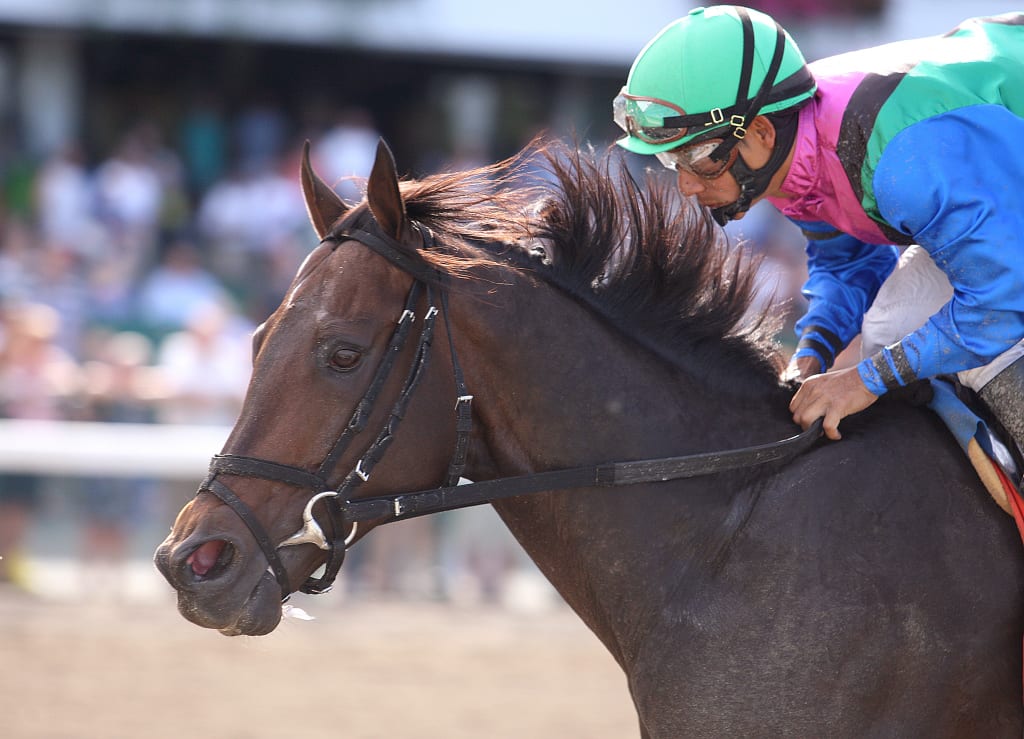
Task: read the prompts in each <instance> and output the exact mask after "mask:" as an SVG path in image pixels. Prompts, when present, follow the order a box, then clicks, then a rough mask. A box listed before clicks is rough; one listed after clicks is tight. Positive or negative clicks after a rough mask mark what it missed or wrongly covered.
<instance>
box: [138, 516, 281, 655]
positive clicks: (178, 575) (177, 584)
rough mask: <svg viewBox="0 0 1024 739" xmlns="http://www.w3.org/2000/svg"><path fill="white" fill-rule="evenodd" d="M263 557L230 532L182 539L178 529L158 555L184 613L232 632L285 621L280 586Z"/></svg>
mask: <svg viewBox="0 0 1024 739" xmlns="http://www.w3.org/2000/svg"><path fill="white" fill-rule="evenodd" d="M261 560H262V557H261V556H260V554H259V552H246V550H245V549H244V544H242V543H241V542H240V541H238V540H235V539H234V538H232V537H230V536H225V535H219V536H217V537H209V536H204V535H197V534H193V535H192V536H189V537H188V538H187V539H185V540H183V541H180V542H176V541H175V536H174V534H173V533H172V534H171V535H170V536H168V538H167V539H166V540H165V541H164V543H163V544H161V545H160V547H159V548H158V549H157V551H156V555H155V557H154V563H155V564H156V568H157V570H159V571H160V573H161V574H162V575H163V576H164V577H165V578H166V579H167V581H168V582H169V583H170V584H171V586H172V587H173V588H174V589H175V591H176V592H177V596H178V610H179V611H180V612H181V614H182V615H183V616H184V617H185V618H187V619H188V620H189V621H192V622H193V623H195V624H198V625H199V626H203V627H205V628H208V629H216V630H218V631H220V632H221V633H222V634H225V635H228V636H236V635H239V634H246V635H250V636H256V635H262V634H268V633H270V632H271V631H273V630H274V628H275V627H276V626H277V624H278V623H279V622H280V620H281V592H280V588H279V586H278V583H277V581H276V579H275V578H274V576H273V574H271V573H270V572H269V571H268V570H267V568H266V564H265V563H262V562H261Z"/></svg>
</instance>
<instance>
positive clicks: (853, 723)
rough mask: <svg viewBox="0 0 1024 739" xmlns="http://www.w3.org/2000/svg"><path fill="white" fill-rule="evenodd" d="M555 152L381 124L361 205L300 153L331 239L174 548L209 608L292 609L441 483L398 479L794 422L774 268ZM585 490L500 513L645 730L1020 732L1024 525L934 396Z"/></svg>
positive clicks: (574, 461) (543, 465)
mask: <svg viewBox="0 0 1024 739" xmlns="http://www.w3.org/2000/svg"><path fill="white" fill-rule="evenodd" d="M544 153H545V152H544V151H540V150H539V149H538V150H533V149H531V150H530V151H529V152H527V154H526V156H530V157H534V158H535V157H537V156H540V155H541V154H544ZM546 160H547V163H548V167H549V169H550V170H551V172H552V173H553V175H554V177H553V178H552V179H551V180H550V181H546V180H539V181H537V182H533V183H530V184H522V183H520V182H519V180H518V179H517V177H518V175H519V174H520V171H521V167H520V166H519V165H520V164H521V163H522V160H517V161H510V162H502V163H499V164H496V165H492V166H490V167H485V168H481V169H478V170H472V171H468V172H463V173H456V174H445V175H436V176H433V177H429V178H426V179H424V180H422V181H400V180H399V178H398V176H397V173H396V169H395V165H394V162H393V160H392V158H391V156H390V153H389V152H388V151H387V149H386V147H385V146H383V144H382V146H381V148H380V149H379V151H378V156H377V161H376V163H375V165H374V168H373V171H372V173H371V175H370V178H369V180H368V183H367V198H366V200H365V201H364V202H363V203H360V204H359V205H356V206H354V207H349V206H348V205H347V204H346V203H344V202H342V201H341V200H340V199H339V198H338V197H337V196H336V195H335V194H334V193H333V191H332V190H331V189H330V188H329V187H327V186H326V185H325V184H324V183H323V182H322V181H320V179H319V178H318V177H317V176H316V175H315V174H314V173H313V171H312V169H311V168H310V167H309V164H308V158H307V159H306V160H305V161H304V165H303V170H302V181H303V190H304V193H305V197H306V203H307V207H308V209H309V214H310V219H311V221H312V224H313V227H314V229H315V230H316V232H317V235H318V236H319V237H320V238H321V243H320V245H319V246H318V247H317V248H316V249H314V250H313V252H312V253H311V254H310V255H309V257H308V258H307V259H306V261H305V263H304V264H303V265H302V267H301V268H300V269H299V271H298V274H297V275H296V277H295V280H294V282H293V283H292V285H291V288H290V289H289V291H288V294H287V295H286V297H285V298H284V300H283V302H282V303H281V305H280V306H279V307H278V309H277V310H276V311H275V312H274V314H273V315H272V316H271V317H270V318H269V319H268V320H267V321H266V323H264V324H263V325H262V326H261V327H260V328H259V329H258V330H257V332H256V335H255V337H254V363H253V375H252V380H251V383H250V386H249V389H248V392H247V395H246V399H245V402H244V405H243V408H242V411H241V414H240V417H239V419H238V422H237V424H236V425H235V427H234V429H233V431H232V433H231V435H230V437H229V438H228V440H227V442H226V443H225V446H224V450H223V451H222V453H221V454H220V455H217V457H215V458H214V462H213V464H212V465H211V474H210V476H209V477H208V478H207V480H206V481H205V482H204V483H203V485H202V486H201V488H200V492H199V494H198V495H197V496H196V497H195V498H194V499H193V500H192V501H191V502H190V503H189V504H188V505H187V506H185V508H184V509H183V510H182V512H181V513H180V514H179V516H178V519H177V521H176V522H175V524H174V527H173V529H172V531H171V533H170V535H169V536H168V538H167V539H166V541H165V542H164V543H163V544H162V545H161V546H160V548H159V549H158V551H157V554H156V562H157V565H158V567H159V569H160V570H161V572H163V574H164V575H165V576H166V577H167V579H168V581H169V582H170V583H171V584H172V585H173V586H174V588H175V589H176V590H177V593H178V604H179V609H180V611H181V612H182V614H183V615H184V616H185V617H186V618H188V619H190V620H192V621H194V622H195V623H197V624H199V625H201V626H205V627H208V628H213V629H219V630H220V631H221V632H223V633H225V634H265V633H268V632H270V631H272V630H273V629H274V628H275V626H276V625H277V623H278V621H279V619H280V617H281V601H282V596H287V594H288V593H290V592H291V591H293V590H295V589H298V588H299V587H305V588H306V589H307V590H312V591H316V590H319V589H323V586H324V584H325V583H324V580H323V578H320V579H317V578H313V579H308V578H310V576H311V574H312V573H313V572H314V571H315V570H316V569H317V568H318V567H321V566H322V565H324V563H325V561H326V563H327V569H328V571H329V573H333V572H336V571H337V567H339V566H340V564H341V556H342V555H343V553H344V549H345V547H346V546H348V545H350V544H352V543H354V542H355V541H358V539H359V538H361V537H362V536H365V535H366V534H367V533H369V532H370V531H372V529H373V527H374V526H375V525H380V524H381V523H384V522H387V521H389V520H393V519H395V518H399V517H402V516H404V515H406V514H408V513H409V508H408V506H409V505H411V504H412V503H414V502H415V503H416V504H417V505H419V501H421V500H424V498H423V497H422V496H420V497H417V496H408V497H403V496H401V495H395V494H396V493H402V492H404V491H428V492H429V491H440V492H430V493H429V495H434V496H435V497H437V498H438V499H439V500H440V499H441V498H443V491H445V490H450V489H451V488H450V487H448V486H450V485H451V483H452V475H453V474H461V475H463V476H464V477H466V478H468V479H470V480H474V481H478V484H486V481H492V480H496V479H504V478H518V479H522V478H523V476H530V475H534V474H549V473H550V474H552V475H553V474H554V473H553V472H552V471H557V470H563V469H570V468H580V467H587V466H592V465H601V464H602V463H606V462H609V461H628V460H643V459H647V458H658V457H673V456H680V455H682V456H688V455H695V454H701V453H709V452H711V453H713V452H717V451H719V450H725V449H730V448H735V447H744V446H749V445H756V444H760V443H763V442H766V441H770V440H773V439H780V438H785V437H788V436H790V435H792V434H793V433H794V428H793V426H792V423H791V420H790V418H789V414H788V412H787V410H786V408H787V405H788V401H789V398H790V397H791V394H792V390H793V388H792V387H789V386H786V385H784V384H781V383H780V381H779V380H778V379H777V378H778V372H779V369H780V361H779V357H778V355H777V352H776V349H775V347H774V345H773V344H772V340H771V337H772V335H773V329H774V327H773V325H772V323H771V321H770V320H768V317H766V316H764V315H759V314H757V313H756V312H754V313H753V315H752V312H751V305H752V302H753V296H754V291H755V269H756V264H754V263H752V262H749V261H748V260H744V259H742V258H738V257H737V256H736V254H735V253H734V252H733V251H732V250H731V249H729V248H728V245H727V244H725V243H724V242H723V241H722V240H721V238H720V236H719V234H718V232H717V230H716V229H715V227H714V226H713V224H712V223H711V222H710V220H709V219H708V218H707V216H706V214H704V213H703V212H701V211H699V210H697V209H696V208H695V206H691V205H690V204H688V203H687V202H685V201H680V200H679V199H678V196H676V195H675V194H674V192H673V190H672V188H671V187H670V186H666V185H664V184H663V183H658V182H655V181H654V180H649V181H647V182H646V183H637V182H634V181H633V179H632V178H630V177H629V175H628V174H626V173H625V171H624V169H623V168H622V167H621V166H620V165H618V164H617V162H618V159H617V158H616V157H615V156H614V155H610V154H609V155H600V156H595V155H591V154H585V153H581V152H578V151H574V150H568V149H565V148H563V147H560V146H557V145H554V144H552V145H550V146H549V147H548V149H547V151H546ZM469 395H472V396H473V397H472V402H471V406H469V405H467V403H464V402H461V401H459V402H457V401H456V399H457V398H461V399H463V400H464V399H465V398H467V397H468V396H469ZM457 407H461V408H463V409H464V410H467V411H468V408H469V407H471V409H472V410H471V421H472V425H471V426H470V424H469V423H468V421H469V420H470V419H469V418H468V417H467V416H468V415H469V414H468V413H464V414H462V417H460V415H459V414H457V413H455V412H453V408H457ZM460 449H462V450H464V451H465V455H464V458H463V455H461V454H460ZM542 479H544V480H548V479H552V480H554V479H558V478H556V477H552V478H542ZM572 484H573V487H568V488H566V487H563V486H559V485H556V484H554V483H552V489H551V490H550V491H549V492H545V493H540V494H532V495H519V496H514V497H508V498H503V499H501V500H495V501H494V502H493V505H494V507H495V509H496V510H497V512H498V513H499V515H500V516H501V518H502V519H503V520H504V522H505V523H506V524H507V526H508V527H509V529H510V530H511V531H512V533H513V534H514V535H515V537H516V538H517V539H518V541H519V542H520V544H521V545H522V546H523V547H524V549H525V550H526V552H527V553H528V554H529V555H530V556H531V558H532V559H533V560H534V562H536V564H537V565H538V567H539V568H540V569H541V571H542V572H543V573H544V574H545V575H546V576H547V577H548V579H549V580H550V581H551V582H552V584H553V585H554V586H555V587H556V588H557V590H558V591H559V593H560V594H561V595H562V597H563V598H564V599H565V601H566V602H567V603H568V604H569V605H570V606H571V607H572V608H573V609H574V610H575V612H576V613H577V614H578V615H579V616H580V618H581V619H582V620H583V621H584V622H585V623H586V624H587V626H588V627H589V628H590V629H591V630H592V631H593V632H594V633H595V634H596V635H597V637H598V638H599V639H600V640H601V641H602V643H603V644H604V645H605V646H606V647H607V648H608V650H609V652H610V653H611V655H612V657H613V658H614V659H615V660H616V661H617V662H618V664H619V665H620V666H621V667H622V669H623V671H624V672H625V675H626V677H627V680H628V684H629V689H630V692H631V695H632V697H633V700H634V703H635V705H636V709H637V714H638V719H639V725H640V733H641V735H642V736H643V737H645V739H653V738H654V737H659V738H665V737H669V738H671V739H676V738H678V737H698V736H699V737H733V736H744V737H760V736H764V737H777V736H807V737H811V736H829V737H868V736H870V737H906V736H928V737H980V736H984V737H1009V736H1013V737H1019V736H1021V733H1022V725H1024V710H1022V702H1021V672H1022V664H1021V663H1022V659H1021V634H1022V614H1024V601H1022V584H1024V578H1022V576H1024V571H1022V564H1021V557H1020V540H1019V538H1018V536H1017V533H1016V531H1015V529H1014V527H1013V523H1012V521H1011V520H1010V519H1009V518H1008V517H1007V516H1005V515H1004V514H1003V513H1002V512H1001V511H999V510H998V508H997V507H996V506H995V505H994V504H993V503H992V502H991V500H990V499H989V498H988V497H987V495H986V493H985V492H984V489H983V488H982V487H981V485H980V484H979V482H978V481H977V479H976V478H975V475H974V473H973V472H972V469H971V467H970V465H969V463H968V462H967V461H966V459H965V458H963V456H962V454H961V453H960V451H959V449H958V447H957V446H956V444H955V442H954V441H953V440H952V439H951V438H950V437H949V436H948V434H947V433H946V431H945V430H944V428H943V427H942V425H941V424H940V423H939V422H938V421H937V420H936V419H935V418H933V417H932V416H931V415H929V412H928V411H926V410H923V409H920V408H915V407H911V406H909V405H906V404H901V403H898V402H881V403H878V404H875V406H873V407H872V408H871V409H869V410H868V411H866V412H864V413H862V414H860V415H859V416H856V417H852V418H849V419H846V420H845V421H844V438H843V441H841V442H834V443H828V442H819V443H818V444H817V445H816V446H815V447H814V448H812V449H811V450H809V451H806V452H804V453H802V454H800V455H798V456H795V457H792V458H790V459H788V460H783V461H775V462H770V463H768V464H761V465H751V466H749V467H746V468H740V469H733V470H729V471H718V472H713V473H712V474H708V475H703V476H698V477H691V478H687V479H681V480H671V481H664V482H661V481H654V482H642V483H638V484H635V485H631V486H628V487H618V488H614V489H613V488H609V487H606V486H603V485H600V484H596V483H595V484H589V485H585V484H580V483H578V482H573V483H572ZM320 493H326V495H323V496H321V497H320V498H318V499H316V502H315V503H311V502H310V501H311V500H313V498H314V495H318V494H320ZM429 495H428V496H427V497H429ZM348 501H351V503H352V506H351V507H346V505H344V504H345V503H347V502H348ZM360 504H363V505H364V507H363V508H359V505H360ZM358 511H362V513H358V515H357V513H356V512H358ZM419 512H423V511H419V510H417V511H414V513H419ZM356 519H358V520H356ZM346 542H347V543H346ZM283 544H284V545H285V546H282V545H283ZM268 565H269V567H268ZM303 583H305V585H304V584H303ZM538 669H542V666H540V665H539V666H538Z"/></svg>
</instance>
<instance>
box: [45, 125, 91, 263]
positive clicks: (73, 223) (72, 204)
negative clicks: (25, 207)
mask: <svg viewBox="0 0 1024 739" xmlns="http://www.w3.org/2000/svg"><path fill="white" fill-rule="evenodd" d="M94 201H95V193H94V192H93V186H92V180H91V178H90V177H89V173H88V171H87V170H86V168H85V163H84V160H83V157H82V152H81V149H80V147H79V146H78V144H75V143H72V144H68V145H66V146H65V147H64V148H62V149H59V150H58V151H56V152H54V154H53V155H52V156H51V157H49V158H48V159H47V160H46V161H45V162H43V165H42V167H41V168H40V170H39V173H38V176H37V178H36V181H35V213H36V221H37V223H38V224H39V230H40V235H41V236H42V238H43V239H44V240H45V241H58V242H62V243H66V244H80V243H81V242H82V241H83V239H86V238H87V237H88V236H90V235H92V234H93V233H94V231H95V229H96V223H95V217H94V215H93V214H94V204H95V202H94Z"/></svg>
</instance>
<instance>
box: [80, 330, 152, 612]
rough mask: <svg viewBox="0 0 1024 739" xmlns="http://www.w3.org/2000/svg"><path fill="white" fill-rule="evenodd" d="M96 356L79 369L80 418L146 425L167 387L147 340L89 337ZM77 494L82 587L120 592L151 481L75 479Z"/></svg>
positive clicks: (148, 506) (134, 335) (98, 592)
mask: <svg viewBox="0 0 1024 739" xmlns="http://www.w3.org/2000/svg"><path fill="white" fill-rule="evenodd" d="M92 338H93V344H94V346H95V350H94V351H95V352H96V354H97V356H96V357H95V358H94V359H91V360H89V361H87V362H86V363H85V364H84V365H83V367H82V375H83V382H82V385H83V395H84V397H85V398H86V400H87V408H86V410H85V411H84V413H83V416H82V417H83V418H88V419H89V420H92V421H101V422H106V423H152V422H153V421H154V420H155V412H154V407H155V406H154V404H155V403H156V402H157V401H161V400H164V399H166V397H167V385H166V383H165V382H164V380H163V378H162V376H161V375H160V374H159V372H158V371H157V370H156V369H155V368H153V367H152V366H151V361H152V358H153V356H152V355H153V346H152V342H151V341H150V340H149V339H148V338H147V337H146V336H144V335H142V334H139V333H135V332H129V331H123V332H119V333H116V334H113V335H110V334H101V335H95V336H93V337H92ZM80 483H81V484H80V485H79V486H78V489H77V490H76V492H77V493H78V496H77V499H78V503H79V505H78V511H79V519H80V520H81V522H82V544H81V560H82V566H83V571H82V581H83V585H84V587H83V591H84V592H87V593H90V594H92V595H94V596H96V595H98V596H105V595H114V596H118V595H120V594H121V589H122V587H123V583H124V581H125V576H124V573H123V571H122V569H123V565H124V563H125V561H126V560H127V557H128V549H129V544H130V534H131V532H132V531H134V530H135V528H136V526H137V525H138V524H139V523H140V518H141V515H142V514H143V513H144V512H146V511H147V510H150V509H152V508H153V500H152V499H153V497H154V496H155V495H156V494H157V491H158V486H157V482H156V481H154V480H149V479H143V478H132V477H115V478H91V479H86V480H81V481H80Z"/></svg>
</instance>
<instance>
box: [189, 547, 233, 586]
mask: <svg viewBox="0 0 1024 739" xmlns="http://www.w3.org/2000/svg"><path fill="white" fill-rule="evenodd" d="M230 558H231V552H230V547H229V546H228V543H227V542H226V541H224V540H222V539H214V540H212V541H208V542H206V543H205V544H202V545H200V546H199V547H197V548H196V550H195V551H193V552H192V554H190V555H189V556H188V559H186V560H185V565H186V567H191V568H192V572H193V573H194V574H195V575H196V576H197V577H199V578H207V577H208V576H210V573H211V571H213V569H214V568H215V567H217V566H218V565H221V566H224V565H225V564H227V562H228V561H230ZM214 574H215V573H214Z"/></svg>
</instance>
